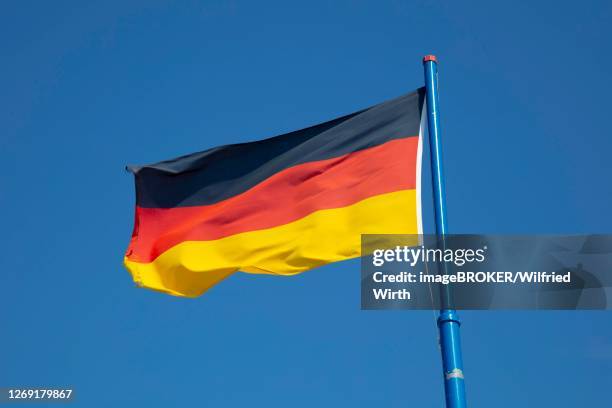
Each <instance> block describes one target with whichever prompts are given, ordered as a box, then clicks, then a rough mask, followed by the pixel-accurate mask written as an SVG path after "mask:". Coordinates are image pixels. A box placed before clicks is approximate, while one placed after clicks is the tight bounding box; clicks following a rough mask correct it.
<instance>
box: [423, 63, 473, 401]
mask: <svg viewBox="0 0 612 408" xmlns="http://www.w3.org/2000/svg"><path fill="white" fill-rule="evenodd" d="M423 65H424V68H425V88H426V90H427V121H428V125H429V146H430V149H429V150H430V156H431V176H432V179H433V193H434V213H435V220H436V235H438V236H439V237H441V238H442V242H444V235H446V234H447V223H446V188H445V185H444V169H443V164H442V146H441V140H440V121H439V116H440V113H439V112H438V61H437V59H436V57H435V56H434V55H427V56H425V57H424V58H423ZM442 286H444V289H442V290H441V292H440V301H441V305H442V306H441V310H440V315H439V316H438V329H439V331H440V351H441V353H442V367H443V370H444V393H445V396H446V406H447V408H465V407H466V402H465V383H464V379H463V359H462V357H461V340H460V337H459V326H460V325H461V322H460V321H459V317H458V316H457V312H456V311H455V310H453V309H452V305H451V292H450V288H449V287H448V286H449V285H442Z"/></svg>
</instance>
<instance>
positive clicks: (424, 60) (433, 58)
mask: <svg viewBox="0 0 612 408" xmlns="http://www.w3.org/2000/svg"><path fill="white" fill-rule="evenodd" d="M428 61H433V62H438V59H437V58H436V56H435V55H432V54H429V55H426V56H424V57H423V63H425V62H428Z"/></svg>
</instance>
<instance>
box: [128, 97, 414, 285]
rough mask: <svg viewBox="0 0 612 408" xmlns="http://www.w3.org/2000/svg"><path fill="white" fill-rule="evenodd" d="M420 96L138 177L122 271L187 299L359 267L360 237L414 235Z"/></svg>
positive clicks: (139, 170) (146, 170) (148, 168)
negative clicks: (335, 267) (337, 266)
mask: <svg viewBox="0 0 612 408" xmlns="http://www.w3.org/2000/svg"><path fill="white" fill-rule="evenodd" d="M423 100H424V89H423V88H421V89H418V90H417V91H415V92H412V93H410V94H407V95H404V96H401V97H399V98H396V99H393V100H391V101H388V102H384V103H382V104H379V105H375V106H373V107H370V108H368V109H364V110H362V111H359V112H356V113H352V114H350V115H347V116H343V117H341V118H338V119H334V120H331V121H329V122H325V123H322V124H319V125H316V126H312V127H309V128H306V129H303V130H298V131H295V132H291V133H287V134H284V135H281V136H276V137H272V138H269V139H265V140H260V141H256V142H250V143H240V144H233V145H227V146H221V147H216V148H213V149H209V150H206V151H203V152H199V153H194V154H190V155H186V156H182V157H179V158H176V159H172V160H167V161H162V162H159V163H155V164H149V165H144V166H128V170H129V171H131V172H132V173H133V174H134V176H135V180H136V217H135V223H134V232H133V234H132V239H131V242H130V245H129V247H128V249H127V252H126V255H125V258H124V262H125V266H126V267H127V269H128V270H129V271H130V273H131V274H132V276H133V278H134V281H135V282H136V283H137V284H138V285H139V286H143V287H147V288H150V289H155V290H159V291H162V292H166V293H169V294H172V295H177V296H188V297H195V296H199V295H201V294H202V293H204V292H205V291H206V290H207V289H209V288H210V287H212V286H213V285H215V284H216V283H218V282H220V281H221V280H223V279H225V278H226V277H228V276H230V275H231V274H233V273H234V272H237V271H242V272H248V273H256V274H262V273H263V274H274V275H293V274H297V273H300V272H303V271H306V270H309V269H312V268H315V267H317V266H320V265H324V264H327V263H330V262H335V261H341V260H344V259H349V258H354V257H359V256H360V255H361V234H416V233H418V231H419V225H420V203H419V197H418V194H417V190H418V189H417V186H418V182H419V179H420V137H419V134H420V128H421V113H422V110H423Z"/></svg>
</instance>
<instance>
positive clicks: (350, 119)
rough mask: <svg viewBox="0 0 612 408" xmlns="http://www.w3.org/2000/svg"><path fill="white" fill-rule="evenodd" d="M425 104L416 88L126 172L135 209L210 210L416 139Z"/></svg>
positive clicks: (422, 89)
mask: <svg viewBox="0 0 612 408" xmlns="http://www.w3.org/2000/svg"><path fill="white" fill-rule="evenodd" d="M423 98H424V88H420V89H418V90H416V91H415V92H412V93H410V94H407V95H404V96H400V97H399V98H396V99H393V100H391V101H388V102H383V103H381V104H379V105H375V106H372V107H370V108H368V109H364V110H362V111H360V112H356V113H352V114H350V115H347V116H343V117H341V118H338V119H334V120H331V121H329V122H325V123H322V124H320V125H316V126H312V127H309V128H306V129H302V130H298V131H295V132H291V133H287V134H284V135H281V136H276V137H272V138H270V139H265V140H259V141H256V142H250V143H240V144H233V145H227V146H221V147H216V148H213V149H209V150H205V151H203V152H199V153H193V154H189V155H186V156H182V157H179V158H176V159H172V160H166V161H162V162H159V163H155V164H149V165H144V166H128V170H130V171H131V172H133V173H134V175H135V176H136V204H137V205H139V206H141V207H148V208H172V207H181V206H196V205H207V204H214V203H216V202H219V201H222V200H225V199H227V198H230V197H232V196H234V195H236V194H240V193H242V192H244V191H246V190H248V189H250V188H251V187H253V186H255V185H256V184H258V183H260V182H262V181H263V180H265V179H267V178H269V177H270V176H272V175H273V174H275V173H278V172H279V171H281V170H284V169H287V168H289V167H292V166H295V165H297V164H302V163H307V162H312V161H318V160H324V159H329V158H332V157H337V156H342V155H344V154H347V153H350V152H353V151H358V150H363V149H367V148H369V147H373V146H377V145H379V144H383V143H385V142H388V141H389V140H393V139H398V138H402V137H408V136H415V135H417V134H418V132H419V126H420V120H421V108H422V106H423ZM279 199H282V197H279Z"/></svg>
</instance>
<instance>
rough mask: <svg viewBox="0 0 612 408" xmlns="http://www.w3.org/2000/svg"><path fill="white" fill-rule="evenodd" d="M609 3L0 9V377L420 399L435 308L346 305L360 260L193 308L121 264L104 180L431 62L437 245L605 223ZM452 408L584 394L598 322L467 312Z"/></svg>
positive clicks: (118, 192)
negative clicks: (441, 234)
mask: <svg viewBox="0 0 612 408" xmlns="http://www.w3.org/2000/svg"><path fill="white" fill-rule="evenodd" d="M611 37H612V6H611V5H610V3H609V2H605V1H586V2H579V3H578V2H570V1H550V2H548V1H547V2H544V1H536V2H534V1H512V2H510V1H508V2H491V1H464V2H452V1H410V2H401V1H391V2H387V1H379V2H374V1H372V2H368V1H336V2H316V1H312V2H303V3H301V4H298V3H295V4H289V2H277V3H274V2H248V1H214V2H197V1H184V2H180V4H179V2H172V3H171V2H168V1H106V2H97V3H94V2H76V1H75V2H71V3H70V2H61V1H57V2H28V1H12V2H3V3H2V5H1V6H0V53H1V60H2V64H1V68H0V72H1V73H2V75H0V89H2V91H1V92H0V155H1V156H0V157H1V160H0V192H1V193H0V213H1V214H2V238H1V240H2V257H0V270H1V273H0V290H1V293H2V296H0V310H1V312H0V324H1V327H2V329H1V331H0V333H1V335H0V386H25V385H58V386H59V385H71V386H73V387H74V388H75V389H76V393H77V399H78V402H77V404H76V405H77V406H87V407H107V406H113V405H117V404H120V403H121V404H125V405H127V404H128V403H130V404H131V405H132V406H144V405H145V404H146V406H149V407H165V406H177V405H188V404H194V405H195V404H197V405H199V406H212V407H239V406H240V407H242V406H266V407H286V406H291V407H312V406H352V407H361V406H363V407H366V406H368V407H369V406H379V407H406V406H408V407H410V406H418V407H440V406H442V404H443V392H442V377H441V368H440V359H439V351H438V347H437V344H436V336H437V335H436V329H435V322H434V315H433V313H432V312H362V311H360V310H359V269H358V268H359V262H358V261H348V262H344V263H340V264H334V265H329V266H326V267H323V268H320V269H317V270H315V271H312V272H309V273H306V274H303V275H300V276H297V277H292V278H280V277H276V278H275V277H267V276H247V275H240V274H239V275H236V276H234V277H232V278H231V279H229V280H227V281H225V282H223V283H222V284H221V285H219V286H217V287H216V288H214V289H213V290H212V291H210V292H209V293H208V294H206V295H205V296H203V297H201V298H198V299H195V300H193V299H179V298H173V297H170V296H166V295H162V294H159V293H154V292H150V291H146V290H142V289H137V288H135V287H134V285H133V283H132V281H131V278H130V277H129V275H128V273H127V272H126V271H125V270H124V269H123V267H122V257H123V252H124V250H125V248H126V245H127V243H128V241H129V237H130V234H131V229H132V221H133V205H134V191H133V190H134V187H133V181H132V178H131V176H130V175H129V174H127V173H125V172H124V170H123V168H124V166H125V165H126V164H128V163H143V162H151V161H158V160H161V159H165V158H170V157H173V156H176V155H179V154H185V153H189V152H193V151H196V150H202V149H205V148H208V147H211V146H215V145H219V144H226V143H232V142H238V141H246V140H254V139H258V138H262V137H266V136H271V135H275V134H279V133H283V132H286V131H290V130H294V129H297V128H301V127H304V126H307V125H311V124H314V123H318V122H321V121H324V120H327V119H330V118H333V117H336V116H339V115H342V114H345V113H349V112H352V111H355V110H357V109H360V108H363V107H366V106H369V105H372V104H374V103H377V102H380V101H383V100H385V99H388V98H391V97H394V96H397V95H399V94H402V93H404V92H407V91H410V90H413V89H414V88H417V87H418V86H421V85H422V83H423V79H422V78H423V72H422V65H421V57H422V56H423V55H424V54H427V53H435V54H436V55H438V58H439V60H440V89H441V118H442V132H443V137H444V153H445V166H446V172H447V175H446V176H447V177H446V179H447V191H448V216H449V228H450V230H451V232H456V233H460V232H473V233H480V232H483V233H485V232H486V233H592V232H602V233H605V232H612V218H611V217H610V216H609V210H610V206H611V204H612V183H611V182H610V175H611V173H612V164H611V162H610V158H609V157H610V151H612V138H611V134H610V133H611V132H610V126H609V109H610V102H609V95H610V94H611V92H612V78H611V76H610V68H609V67H610V64H611V63H612V52H611V51H612V50H611V49H610V48H611V46H610V38H611ZM461 316H462V319H463V322H464V323H463V327H462V336H463V344H464V350H463V351H464V359H465V374H466V384H467V394H468V401H469V402H470V405H471V406H474V407H485V406H495V407H514V406H555V407H578V406H591V405H597V406H604V405H606V404H609V401H610V395H609V386H610V384H612V314H611V313H610V312H520V313H519V312H463V313H461Z"/></svg>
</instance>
